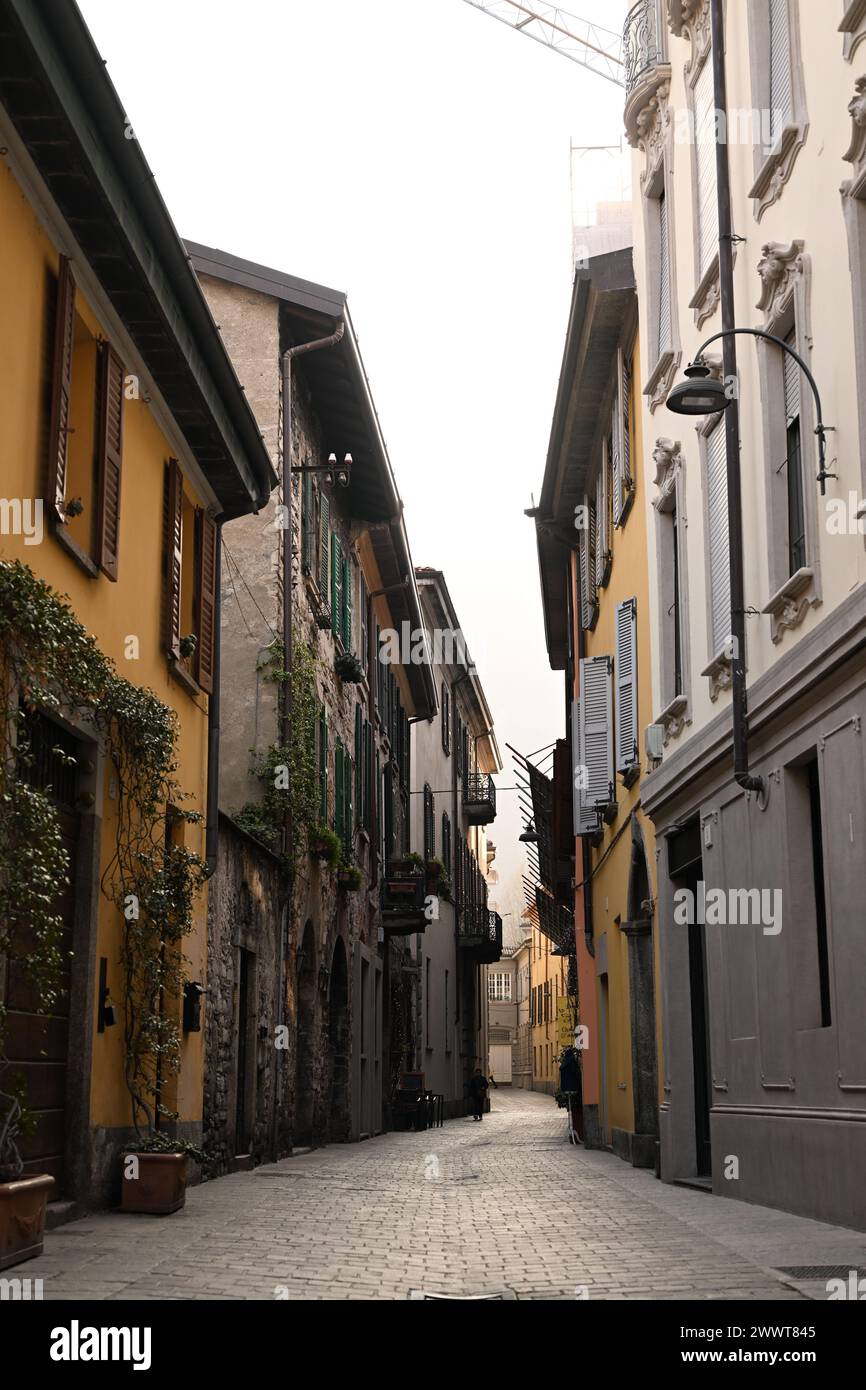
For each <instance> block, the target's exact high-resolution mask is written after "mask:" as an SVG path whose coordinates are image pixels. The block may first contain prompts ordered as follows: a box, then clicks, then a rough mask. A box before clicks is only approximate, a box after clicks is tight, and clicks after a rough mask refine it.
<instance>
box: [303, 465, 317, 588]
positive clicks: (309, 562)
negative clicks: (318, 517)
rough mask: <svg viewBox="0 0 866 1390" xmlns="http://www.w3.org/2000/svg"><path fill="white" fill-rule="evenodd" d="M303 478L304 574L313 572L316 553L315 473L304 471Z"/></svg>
mask: <svg viewBox="0 0 866 1390" xmlns="http://www.w3.org/2000/svg"><path fill="white" fill-rule="evenodd" d="M301 479H302V481H301V567H302V569H303V571H304V574H312V572H313V557H314V555H315V536H314V534H313V475H312V473H302V474H301Z"/></svg>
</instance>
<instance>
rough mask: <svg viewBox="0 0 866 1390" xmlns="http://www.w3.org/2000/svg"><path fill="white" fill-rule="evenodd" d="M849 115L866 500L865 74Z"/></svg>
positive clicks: (849, 209) (850, 229) (848, 224)
mask: <svg viewBox="0 0 866 1390" xmlns="http://www.w3.org/2000/svg"><path fill="white" fill-rule="evenodd" d="M863 10H864V15H863V35H862V36H863V37H866V0H863ZM848 112H849V114H850V116H851V143H850V145H849V146H848V149H847V150H846V151H845V154H844V156H843V158H844V159H845V160H847V162H848V163H849V164H850V165H851V178H850V179H847V180H846V181H845V182H844V183H843V184H842V187H841V189H840V193H841V197H842V212H843V215H844V219H845V229H846V232H847V236H848V263H849V267H850V271H851V284H852V290H853V295H852V299H853V313H854V367H855V372H856V379H857V387H858V389H857V417H858V432H859V443H860V488H861V497H863V498H866V75H864V76H862V77H858V79H857V81H856V83H855V86H854V95H853V97H852V98H851V100H850V101H849V103H848ZM861 509H863V504H862V503H861ZM864 545H866V538H864Z"/></svg>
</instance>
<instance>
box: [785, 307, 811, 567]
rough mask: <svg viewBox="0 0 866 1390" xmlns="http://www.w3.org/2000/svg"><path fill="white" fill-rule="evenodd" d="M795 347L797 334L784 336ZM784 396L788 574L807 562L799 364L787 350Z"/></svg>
mask: <svg viewBox="0 0 866 1390" xmlns="http://www.w3.org/2000/svg"><path fill="white" fill-rule="evenodd" d="M785 341H786V343H788V344H789V345H790V346H791V347H795V341H794V334H793V333H789V334H788V337H787V338H786V339H785ZM782 378H783V399H784V407H785V441H786V445H787V448H786V457H785V462H784V465H783V466H784V468H785V472H786V474H787V489H786V491H787V499H788V574H789V576H790V575H792V574H795V573H796V571H797V570H798V569H800V568H802V566H803V565H805V563H806V513H805V508H804V499H803V464H802V457H801V449H800V368H799V366H798V365H797V362H796V360H795V359H794V358H793V357H791V356H789V355H788V354H787V353H786V354H785V358H784V362H783V363H782Z"/></svg>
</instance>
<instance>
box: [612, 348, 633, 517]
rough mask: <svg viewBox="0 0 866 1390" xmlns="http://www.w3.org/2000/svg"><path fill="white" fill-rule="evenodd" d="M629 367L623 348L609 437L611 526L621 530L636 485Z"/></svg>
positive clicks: (626, 353) (628, 354)
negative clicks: (619, 527)
mask: <svg viewBox="0 0 866 1390" xmlns="http://www.w3.org/2000/svg"><path fill="white" fill-rule="evenodd" d="M631 421H632V367H631V352H630V351H626V350H625V349H623V348H622V347H620V348H619V349H618V350H617V355H616V384H615V387H614V393H613V404H612V406H611V423H610V434H609V436H608V438H609V441H610V447H611V449H612V453H613V458H612V464H611V476H612V487H613V498H612V516H613V524H614V526H622V525H624V523H625V519H626V517H627V516H628V513H629V511H630V510H631V505H632V502H633V501H634V493H635V483H634V467H633V462H632V426H631Z"/></svg>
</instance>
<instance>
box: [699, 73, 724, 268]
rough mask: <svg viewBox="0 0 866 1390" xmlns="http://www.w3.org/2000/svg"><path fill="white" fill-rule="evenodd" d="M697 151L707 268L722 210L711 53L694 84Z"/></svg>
mask: <svg viewBox="0 0 866 1390" xmlns="http://www.w3.org/2000/svg"><path fill="white" fill-rule="evenodd" d="M695 152H696V156H697V190H696V192H697V203H698V266H699V274H700V275H703V274H704V272H705V271H706V270H707V267H708V266H709V264H710V262H711V260H712V259H713V256H715V254H716V252H717V251H718V249H719V210H718V202H717V198H716V121H715V106H714V98H713V63H712V55H711V54H708V55H707V57H706V59H705V60H704V65H703V67H702V68H701V71H700V74H699V76H698V80H697V82H696V83H695Z"/></svg>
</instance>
